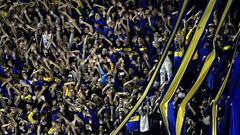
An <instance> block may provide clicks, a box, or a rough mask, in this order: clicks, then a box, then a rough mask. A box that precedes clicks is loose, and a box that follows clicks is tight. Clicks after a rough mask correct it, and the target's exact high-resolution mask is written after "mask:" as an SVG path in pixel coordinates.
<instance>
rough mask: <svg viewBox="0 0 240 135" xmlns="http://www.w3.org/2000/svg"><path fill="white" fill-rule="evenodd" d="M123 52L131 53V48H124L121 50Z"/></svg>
mask: <svg viewBox="0 0 240 135" xmlns="http://www.w3.org/2000/svg"><path fill="white" fill-rule="evenodd" d="M123 50H124V51H125V52H131V51H132V48H130V47H128V48H124V49H123Z"/></svg>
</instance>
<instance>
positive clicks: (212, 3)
mask: <svg viewBox="0 0 240 135" xmlns="http://www.w3.org/2000/svg"><path fill="white" fill-rule="evenodd" d="M215 4H216V0H210V1H209V3H208V5H207V8H206V10H205V11H204V14H203V16H202V18H201V20H200V22H199V25H198V27H197V29H196V31H195V33H194V36H193V38H192V40H191V42H190V45H189V47H188V50H187V52H186V54H185V56H184V58H183V61H182V63H181V65H180V68H179V69H178V71H177V73H176V75H175V77H174V79H173V80H172V82H171V84H170V86H169V88H168V90H167V92H166V94H165V96H164V97H163V99H162V102H161V103H160V111H161V115H162V117H163V121H164V123H165V126H166V128H167V130H168V132H169V134H170V130H169V124H168V102H169V101H170V99H171V98H172V97H173V95H174V93H175V91H176V89H177V87H178V85H179V83H180V81H181V79H182V77H183V74H184V72H185V71H186V68H187V66H188V63H189V62H190V60H191V57H192V55H193V53H194V50H195V49H196V46H197V44H198V41H199V39H200V38H201V35H202V33H203V31H204V30H205V26H206V24H207V22H208V20H209V17H210V15H211V14H212V11H213V8H214V6H215Z"/></svg>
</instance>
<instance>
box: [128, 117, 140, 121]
mask: <svg viewBox="0 0 240 135" xmlns="http://www.w3.org/2000/svg"><path fill="white" fill-rule="evenodd" d="M139 120H140V116H133V117H132V118H131V119H130V120H129V122H137V121H139Z"/></svg>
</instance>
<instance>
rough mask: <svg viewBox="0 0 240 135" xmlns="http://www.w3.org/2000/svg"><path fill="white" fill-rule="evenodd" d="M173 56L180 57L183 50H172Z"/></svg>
mask: <svg viewBox="0 0 240 135" xmlns="http://www.w3.org/2000/svg"><path fill="white" fill-rule="evenodd" d="M174 56H175V57H182V56H183V52H182V51H179V52H174Z"/></svg>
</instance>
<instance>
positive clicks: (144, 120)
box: [138, 108, 149, 132]
mask: <svg viewBox="0 0 240 135" xmlns="http://www.w3.org/2000/svg"><path fill="white" fill-rule="evenodd" d="M138 113H139V115H140V132H146V131H149V121H148V112H146V113H143V112H142V110H141V108H139V110H138Z"/></svg>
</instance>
